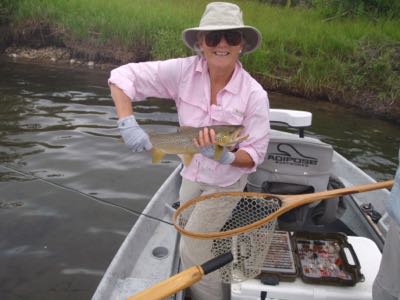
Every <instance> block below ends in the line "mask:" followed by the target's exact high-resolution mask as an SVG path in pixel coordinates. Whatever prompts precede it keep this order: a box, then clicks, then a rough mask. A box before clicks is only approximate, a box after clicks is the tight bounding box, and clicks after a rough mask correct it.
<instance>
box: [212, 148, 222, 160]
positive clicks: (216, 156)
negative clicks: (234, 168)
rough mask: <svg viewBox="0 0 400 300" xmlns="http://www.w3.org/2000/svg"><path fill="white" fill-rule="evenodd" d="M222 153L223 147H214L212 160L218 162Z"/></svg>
mask: <svg viewBox="0 0 400 300" xmlns="http://www.w3.org/2000/svg"><path fill="white" fill-rule="evenodd" d="M223 152H224V147H222V146H220V145H215V153H214V159H215V160H220V159H221V156H222V153H223Z"/></svg>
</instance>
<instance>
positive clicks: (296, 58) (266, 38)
mask: <svg viewBox="0 0 400 300" xmlns="http://www.w3.org/2000/svg"><path fill="white" fill-rule="evenodd" d="M208 2H209V1H202V0H199V1H190V0H180V1H179V0H163V1H156V0H146V1H144V0H141V1H139V0H119V1H108V0H85V1H82V0H18V1H17V2H15V1H14V2H10V3H13V7H14V8H13V10H12V15H13V22H15V23H18V22H23V21H26V20H36V21H37V22H42V23H43V22H44V23H49V24H55V25H57V26H61V27H62V28H64V30H65V32H67V35H68V38H70V39H75V40H80V41H84V40H86V39H91V40H95V41H96V44H97V45H98V46H99V49H101V46H102V45H104V44H107V43H110V42H112V43H113V44H114V45H115V47H117V48H118V47H121V48H126V49H136V50H137V49H138V48H141V50H142V51H147V52H148V57H149V58H150V59H154V60H156V59H166V58H172V57H178V56H186V55H190V52H189V51H188V50H187V49H186V48H185V46H184V45H183V43H182V41H181V37H180V36H181V31H182V30H183V29H184V28H187V27H192V26H197V25H198V21H199V19H200V17H201V14H202V12H203V10H204V7H205V5H206V4H207V3H208ZM234 2H236V3H238V4H239V5H240V6H241V8H242V10H243V11H244V12H245V13H244V17H245V22H246V23H247V24H251V25H253V26H255V27H257V28H258V29H259V30H260V31H261V32H262V34H263V45H262V47H261V49H259V50H257V51H256V52H255V53H253V54H251V55H249V56H248V57H243V58H242V62H243V64H244V65H245V67H246V68H247V69H248V70H249V72H250V73H252V74H255V75H257V76H259V78H262V79H263V80H264V82H265V83H266V84H268V85H271V86H273V87H276V88H283V89H287V90H288V91H295V92H298V93H300V94H303V95H305V96H307V95H308V96H319V97H325V98H330V99H335V98H340V97H344V96H345V95H349V94H354V95H355V96H357V95H362V94H365V93H366V92H367V93H368V94H369V95H372V96H371V97H372V98H373V99H374V101H383V102H385V103H386V102H388V101H389V102H393V101H395V102H396V101H397V102H398V101H400V100H399V99H400V97H399V95H400V74H399V69H400V63H399V61H400V59H399V57H400V31H399V30H398V28H400V21H399V20H398V19H389V18H374V19H372V18H368V17H366V16H353V17H351V18H345V17H340V16H339V17H335V18H329V19H326V17H325V16H324V15H323V14H321V13H320V11H319V10H316V9H308V8H301V7H297V8H289V7H280V6H271V5H268V4H265V3H261V2H259V1H234ZM15 3H17V4H15ZM132 51H135V50H132ZM267 88H268V87H267Z"/></svg>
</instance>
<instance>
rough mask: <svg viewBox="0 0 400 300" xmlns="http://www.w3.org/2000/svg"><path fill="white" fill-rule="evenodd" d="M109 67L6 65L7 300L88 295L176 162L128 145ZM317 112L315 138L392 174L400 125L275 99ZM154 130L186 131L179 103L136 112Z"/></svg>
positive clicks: (0, 170)
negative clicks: (120, 124)
mask: <svg viewBox="0 0 400 300" xmlns="http://www.w3.org/2000/svg"><path fill="white" fill-rule="evenodd" d="M107 76H108V74H107V73H105V72H103V71H98V70H91V69H82V68H72V67H58V66H43V65H35V64H27V63H20V62H12V61H9V60H6V59H2V60H1V61H0V163H1V166H0V235H1V239H0V266H1V267H0V299H2V300H4V299H6V300H9V299H89V298H90V297H91V295H92V294H93V292H94V290H95V288H96V286H97V284H98V283H99V281H100V279H101V276H102V274H103V273H104V271H105V269H106V268H107V266H108V265H109V263H110V261H111V259H112V257H113V256H114V255H115V252H116V251H117V249H118V248H119V246H120V244H121V243H122V241H123V239H124V237H125V236H126V234H127V233H128V231H129V230H130V229H131V227H132V225H133V224H134V223H135V221H136V220H137V216H138V213H140V211H142V210H143V208H144V207H145V205H146V203H147V202H148V200H149V199H150V198H151V196H152V195H153V193H154V192H155V191H156V190H157V188H158V187H159V186H160V184H161V183H162V182H163V180H164V179H165V178H166V177H167V176H168V174H169V173H170V172H171V171H172V170H173V168H174V167H175V166H176V165H177V164H178V161H177V159H176V157H168V160H164V161H163V162H162V163H161V164H157V165H152V164H151V158H150V155H149V153H135V154H133V153H130V152H129V151H128V150H127V149H126V147H125V146H124V144H123V143H121V141H120V137H119V134H118V131H117V130H116V127H115V124H116V115H115V112H114V108H113V105H112V100H111V97H110V94H109V90H108V88H107V84H106V80H107ZM270 101H271V107H272V108H292V109H300V110H308V111H311V112H312V113H313V126H312V128H311V129H308V130H306V134H307V135H309V136H314V137H317V138H320V139H321V140H322V141H324V142H327V143H330V144H332V145H333V146H334V147H335V149H336V150H337V151H338V152H339V153H341V154H342V155H344V156H346V157H347V158H348V159H349V160H351V161H352V162H354V163H355V164H356V165H358V166H359V167H360V168H362V169H363V170H364V171H366V172H367V173H368V174H369V175H371V176H372V177H374V178H376V179H377V180H385V179H389V178H391V177H392V176H393V174H394V172H395V169H396V165H397V151H398V148H399V145H400V130H399V129H400V127H399V126H396V125H394V124H390V123H388V122H385V121H379V120H375V119H373V118H368V117H362V116H359V115H357V114H356V111H351V110H349V109H344V108H341V107H337V106H335V105H332V104H330V103H325V102H318V101H305V100H304V99H300V98H296V97H288V96H284V95H279V94H273V93H271V94H270ZM135 109H136V111H137V118H138V119H139V122H140V123H141V124H143V127H144V128H145V130H146V131H172V130H174V128H175V126H176V125H177V117H176V110H175V107H174V105H173V102H171V101H165V100H156V99H154V100H150V101H146V102H142V103H139V104H137V105H136V106H135Z"/></svg>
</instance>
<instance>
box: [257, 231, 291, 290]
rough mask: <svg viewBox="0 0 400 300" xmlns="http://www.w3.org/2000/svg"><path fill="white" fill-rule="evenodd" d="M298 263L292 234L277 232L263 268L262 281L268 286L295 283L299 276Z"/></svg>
mask: <svg viewBox="0 0 400 300" xmlns="http://www.w3.org/2000/svg"><path fill="white" fill-rule="evenodd" d="M297 266H298V262H297V258H296V256H295V253H294V248H293V244H292V240H291V237H290V233H289V232H287V231H275V232H274V236H273V238H272V241H271V244H270V247H269V250H268V254H267V257H266V258H265V260H264V263H263V265H262V267H261V275H260V276H259V277H260V280H261V281H262V282H263V283H266V284H272V285H273V284H277V282H279V281H294V280H295V279H296V277H297V275H298V267H297Z"/></svg>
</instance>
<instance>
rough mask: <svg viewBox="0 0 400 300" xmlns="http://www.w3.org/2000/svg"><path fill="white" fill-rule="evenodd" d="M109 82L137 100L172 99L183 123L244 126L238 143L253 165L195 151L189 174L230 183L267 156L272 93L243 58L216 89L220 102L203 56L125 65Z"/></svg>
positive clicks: (185, 172)
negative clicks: (239, 164)
mask: <svg viewBox="0 0 400 300" xmlns="http://www.w3.org/2000/svg"><path fill="white" fill-rule="evenodd" d="M109 83H113V84H115V85H116V86H118V87H119V88H120V89H122V90H123V92H124V93H125V94H126V95H127V96H128V97H129V98H130V99H131V100H132V101H141V100H145V99H146V98H148V97H155V98H163V99H173V100H174V101H175V103H176V107H177V111H178V118H179V124H180V125H181V126H192V127H203V126H211V125H229V124H231V125H243V126H244V130H243V131H242V134H249V138H248V139H247V140H246V141H243V142H242V143H240V144H239V145H238V146H239V149H241V150H244V151H246V152H247V153H248V154H249V155H250V156H251V158H252V159H253V161H254V163H255V166H254V167H253V168H240V167H235V166H232V165H223V164H220V163H218V162H217V161H215V160H213V159H209V158H206V157H204V156H203V155H201V154H196V155H194V157H193V160H192V162H191V163H190V164H189V165H188V166H185V167H184V168H183V170H182V172H181V175H182V176H183V177H184V178H186V179H188V180H191V181H194V182H201V183H206V184H210V185H216V186H220V187H224V186H229V185H232V184H233V183H235V182H236V181H237V180H239V178H240V177H241V176H242V175H244V174H247V173H251V172H254V171H255V169H256V166H257V165H258V164H260V163H261V162H263V160H264V156H265V153H266V151H267V146H268V141H269V134H270V125H269V101H268V96H267V93H266V91H265V90H264V89H263V88H262V87H261V85H260V84H259V83H258V82H257V81H256V80H255V79H254V78H252V77H251V76H250V75H249V74H248V73H247V72H246V71H245V70H244V69H243V67H242V65H241V64H240V62H238V63H237V64H236V67H235V71H234V73H233V75H232V78H231V79H230V81H229V82H228V84H227V85H226V86H225V88H224V89H222V90H221V91H219V93H218V94H217V99H216V100H217V101H216V102H217V104H216V105H214V104H211V98H210V97H211V95H210V91H211V87H210V77H209V73H208V67H207V62H206V60H205V58H202V57H200V56H191V57H187V58H177V59H170V60H166V61H151V62H142V63H130V64H127V65H123V66H121V67H118V68H116V69H114V70H112V71H111V76H110V78H109Z"/></svg>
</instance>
